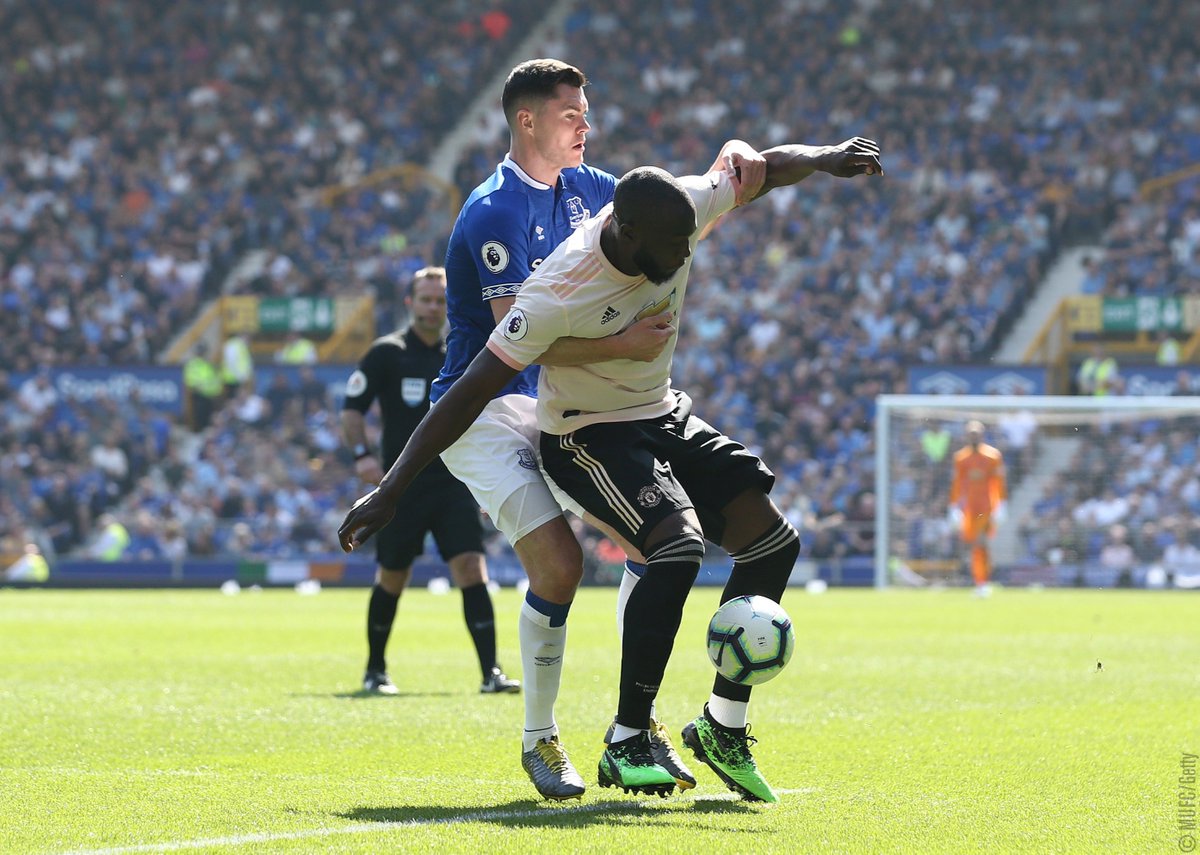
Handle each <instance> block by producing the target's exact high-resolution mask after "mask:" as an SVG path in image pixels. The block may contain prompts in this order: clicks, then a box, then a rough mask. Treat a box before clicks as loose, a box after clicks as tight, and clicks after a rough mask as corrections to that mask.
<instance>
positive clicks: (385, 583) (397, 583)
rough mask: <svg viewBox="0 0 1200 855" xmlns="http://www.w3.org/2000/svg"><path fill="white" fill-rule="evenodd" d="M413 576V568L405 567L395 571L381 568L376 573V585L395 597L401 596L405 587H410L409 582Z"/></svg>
mask: <svg viewBox="0 0 1200 855" xmlns="http://www.w3.org/2000/svg"><path fill="white" fill-rule="evenodd" d="M411 576H412V568H411V567H405V568H403V569H400V570H394V569H392V568H389V567H379V568H378V569H377V570H376V571H375V584H376V585H378V586H379V587H381V588H383V590H385V591H387V592H388V593H389V594H391V595H393V596H396V597H398V596H400V594H401V593H402V592H403V591H404V589H405V587H407V586H408V580H409V578H411Z"/></svg>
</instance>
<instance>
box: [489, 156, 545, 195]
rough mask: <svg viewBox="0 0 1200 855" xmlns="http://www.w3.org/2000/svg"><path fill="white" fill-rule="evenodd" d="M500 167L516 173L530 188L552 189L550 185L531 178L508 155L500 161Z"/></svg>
mask: <svg viewBox="0 0 1200 855" xmlns="http://www.w3.org/2000/svg"><path fill="white" fill-rule="evenodd" d="M500 165H501V166H507V167H508V168H509V169H511V170H512V171H513V172H515V173H516V174H517V177H518V178H520V179H521V180H522V181H524V182H525V183H526V184H528V185H529V186H530V187H533V188H534V189H536V190H549V189H550V185H549V184H543V183H542V182H541V181H538V180H537V179H536V178H533V177H531V176H530V175H529V173H528V172H526V171H525V170H524V169H522V168H521V167H520V166H518V165H517V162H516V161H515V160H513V159H512V158H511V157H510V156H509V155H507V154H506V155H504V160H502V161H500Z"/></svg>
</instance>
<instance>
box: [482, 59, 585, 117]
mask: <svg viewBox="0 0 1200 855" xmlns="http://www.w3.org/2000/svg"><path fill="white" fill-rule="evenodd" d="M587 82H588V81H587V77H586V76H584V73H583V72H582V71H580V70H579V69H578V68H576V67H575V66H573V65H570V64H568V63H565V62H563V61H562V60H561V59H531V60H528V61H526V62H523V63H521V64H520V65H518V66H517V67H516V68H514V69H513V70H512V71H510V72H509V74H508V79H507V80H505V81H504V95H503V96H502V97H501V99H500V104H501V106H503V107H504V118H505V119H507V120H508V124H509V126H510V127H511V126H512V123H513V122H514V121H516V118H517V110H519V109H521V107H524V106H526V105H527V104H528V102H529V101H548V100H549V99H550V98H553V97H554V90H555V89H556V88H558V84H560V83H566V84H567V85H568V86H575V87H577V88H579V89H582V88H583V87H584V86H587Z"/></svg>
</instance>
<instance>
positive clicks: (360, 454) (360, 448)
mask: <svg viewBox="0 0 1200 855" xmlns="http://www.w3.org/2000/svg"><path fill="white" fill-rule="evenodd" d="M372 453H373V452H372V451H371V449H369V448H367V446H366V443H362V442H360V443H358V444H356V445H355V446H354V459H355V460H356V461H357V460H362V459H363V458H364V457H370V456H371V454H372Z"/></svg>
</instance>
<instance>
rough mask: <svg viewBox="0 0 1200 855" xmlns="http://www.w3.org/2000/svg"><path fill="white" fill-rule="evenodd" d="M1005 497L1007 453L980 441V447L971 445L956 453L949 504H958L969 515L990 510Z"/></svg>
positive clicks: (985, 512) (1006, 496)
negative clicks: (1004, 454)
mask: <svg viewBox="0 0 1200 855" xmlns="http://www.w3.org/2000/svg"><path fill="white" fill-rule="evenodd" d="M1006 498H1008V494H1007V486H1006V485H1005V482H1004V457H1003V455H1001V454H1000V451H999V449H996V448H993V447H992V446H990V445H987V444H986V443H982V442H981V443H980V444H979V446H978V447H977V448H972V447H971V446H969V445H968V446H966V447H965V448H960V449H959V450H958V451H956V452H955V453H954V481H953V483H951V485H950V504H952V505H959V506H960V507H961V508H962V509H963V512H964V513H966V514H967V515H971V514H989V513H991V512H992V511H993V510H994V509H995V507H996V505H998V504H1000V502H1002V501H1004V500H1005V499H1006Z"/></svg>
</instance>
